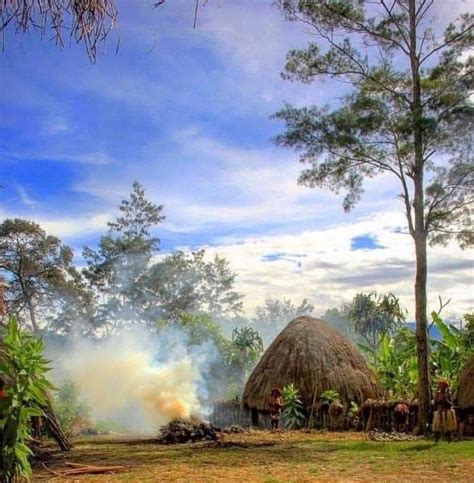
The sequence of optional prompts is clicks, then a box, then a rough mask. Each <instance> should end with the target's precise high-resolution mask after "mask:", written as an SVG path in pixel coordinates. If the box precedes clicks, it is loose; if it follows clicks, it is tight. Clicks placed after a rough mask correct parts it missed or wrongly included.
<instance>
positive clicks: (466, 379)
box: [458, 356, 474, 409]
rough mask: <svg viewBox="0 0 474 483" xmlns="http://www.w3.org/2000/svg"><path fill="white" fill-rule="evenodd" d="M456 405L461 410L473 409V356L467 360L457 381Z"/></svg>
mask: <svg viewBox="0 0 474 483" xmlns="http://www.w3.org/2000/svg"><path fill="white" fill-rule="evenodd" d="M458 405H459V406H460V407H461V409H467V408H474V356H471V358H470V359H469V361H468V363H467V366H466V368H465V369H464V372H463V373H462V375H461V380H460V381H459V391H458Z"/></svg>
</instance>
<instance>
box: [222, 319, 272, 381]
mask: <svg viewBox="0 0 474 483" xmlns="http://www.w3.org/2000/svg"><path fill="white" fill-rule="evenodd" d="M262 352H263V342H262V338H261V337H260V334H259V333H258V332H257V331H256V330H255V329H253V328H252V327H241V328H235V329H234V330H233V332H232V339H231V340H230V343H227V344H226V346H225V349H224V354H225V359H226V362H227V365H228V366H229V369H230V370H231V373H233V374H234V377H235V379H236V380H237V381H238V382H239V383H240V384H242V385H243V384H244V383H245V379H246V378H247V375H248V373H249V371H250V370H251V369H252V368H253V366H254V365H255V364H256V362H257V361H258V359H259V358H260V356H261V354H262Z"/></svg>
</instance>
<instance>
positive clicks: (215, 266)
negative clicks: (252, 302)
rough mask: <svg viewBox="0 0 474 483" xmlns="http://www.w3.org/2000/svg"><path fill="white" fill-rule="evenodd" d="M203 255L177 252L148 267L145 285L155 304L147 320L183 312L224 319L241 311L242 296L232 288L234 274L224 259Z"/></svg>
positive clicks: (171, 317) (198, 252) (202, 252)
mask: <svg viewBox="0 0 474 483" xmlns="http://www.w3.org/2000/svg"><path fill="white" fill-rule="evenodd" d="M205 256H206V252H205V250H199V251H197V252H193V253H191V254H186V253H184V252H182V251H178V252H176V253H173V254H171V255H169V256H167V257H165V258H164V259H163V260H161V261H160V262H158V263H155V264H154V265H152V266H151V267H150V269H149V271H148V274H147V277H146V282H145V283H146V285H147V289H148V292H149V296H150V297H152V298H153V300H154V301H155V306H154V307H151V308H150V310H149V316H150V317H156V316H159V317H163V318H166V319H173V318H176V317H179V316H180V314H182V313H185V312H188V313H189V312H205V313H210V314H212V315H213V316H215V317H227V316H229V315H235V314H237V313H239V312H240V311H241V310H242V296H241V295H240V294H239V293H237V292H236V291H235V289H234V284H235V278H236V275H235V273H233V272H232V271H231V270H230V267H229V263H228V262H227V260H225V259H224V258H222V257H219V256H217V255H216V256H215V257H214V258H213V259H212V260H206V258H205Z"/></svg>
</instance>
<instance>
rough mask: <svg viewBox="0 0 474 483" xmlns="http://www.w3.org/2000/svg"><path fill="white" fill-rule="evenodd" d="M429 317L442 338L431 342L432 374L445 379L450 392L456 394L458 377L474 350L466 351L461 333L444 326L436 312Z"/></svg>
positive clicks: (446, 325)
mask: <svg viewBox="0 0 474 483" xmlns="http://www.w3.org/2000/svg"><path fill="white" fill-rule="evenodd" d="M431 317H432V319H433V323H434V325H435V326H436V328H437V329H438V331H439V333H440V334H441V337H442V339H441V340H432V341H431V344H432V354H431V364H432V368H433V373H434V375H435V377H442V378H444V379H447V380H448V381H449V383H450V386H451V390H452V391H453V392H456V391H457V389H458V387H459V376H460V374H461V372H462V370H463V368H464V365H465V363H466V361H467V359H468V356H469V354H471V353H473V352H474V348H467V349H466V347H465V344H464V334H463V333H462V331H460V330H459V329H457V328H456V327H454V326H453V325H448V324H446V323H445V322H444V321H443V320H442V319H441V317H440V316H439V315H438V314H437V313H436V312H432V314H431Z"/></svg>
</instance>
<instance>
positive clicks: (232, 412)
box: [209, 401, 283, 429]
mask: <svg viewBox="0 0 474 483" xmlns="http://www.w3.org/2000/svg"><path fill="white" fill-rule="evenodd" d="M257 414H258V424H257V425H255V424H253V421H252V411H251V410H250V409H244V408H242V407H241V405H240V403H238V402H234V401H226V402H219V403H215V404H214V405H213V408H212V412H211V414H210V416H209V422H211V423H212V424H215V425H216V426H219V427H221V428H224V427H226V426H231V425H232V424H238V425H239V426H242V427H243V428H250V427H252V426H257V427H258V428H261V429H271V427H272V425H271V420H270V414H269V413H268V412H266V411H265V412H263V411H258V412H257ZM254 417H255V416H254ZM280 424H283V420H280Z"/></svg>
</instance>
